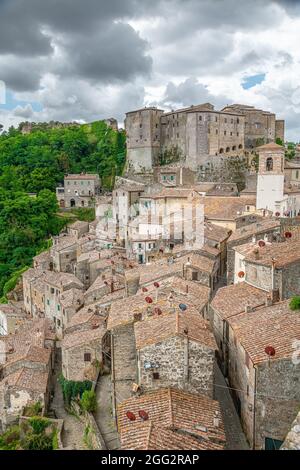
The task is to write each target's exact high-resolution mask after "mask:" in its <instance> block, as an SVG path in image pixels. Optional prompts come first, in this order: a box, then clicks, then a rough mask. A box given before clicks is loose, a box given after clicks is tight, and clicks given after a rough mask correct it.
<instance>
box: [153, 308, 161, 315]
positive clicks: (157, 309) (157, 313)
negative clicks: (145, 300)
mask: <svg viewBox="0 0 300 470" xmlns="http://www.w3.org/2000/svg"><path fill="white" fill-rule="evenodd" d="M153 313H154V314H155V315H161V314H162V311H161V309H160V308H159V307H155V309H154V310H153Z"/></svg>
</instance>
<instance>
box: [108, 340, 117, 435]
mask: <svg viewBox="0 0 300 470" xmlns="http://www.w3.org/2000/svg"><path fill="white" fill-rule="evenodd" d="M110 347H111V375H112V387H113V390H112V392H113V417H114V418H115V421H116V426H117V429H118V420H117V400H116V381H115V363H114V362H115V354H114V335H113V333H111V343H110Z"/></svg>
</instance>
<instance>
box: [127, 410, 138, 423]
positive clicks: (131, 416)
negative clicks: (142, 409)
mask: <svg viewBox="0 0 300 470" xmlns="http://www.w3.org/2000/svg"><path fill="white" fill-rule="evenodd" d="M126 416H127V418H128V419H129V421H135V420H136V417H135V414H134V413H132V412H131V411H127V413H126Z"/></svg>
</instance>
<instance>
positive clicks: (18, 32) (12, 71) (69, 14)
mask: <svg viewBox="0 0 300 470" xmlns="http://www.w3.org/2000/svg"><path fill="white" fill-rule="evenodd" d="M151 3H152V6H155V3H156V2H155V1H154V2H151ZM148 6H149V3H148ZM147 9H148V7H147V8H146V7H145V10H147ZM137 12H140V13H139V14H141V13H142V12H143V8H142V7H141V6H140V5H139V2H137V1H136V0H127V1H121V0H110V1H109V2H108V1H104V0H85V1H79V0H47V1H41V0H26V1H25V0H9V1H7V0H4V1H3V0H2V1H1V2H0V57H1V55H2V57H5V61H6V64H5V67H4V68H2V70H0V75H1V79H3V80H5V81H6V82H7V86H9V87H10V88H12V89H13V90H15V91H19V90H32V89H33V88H36V89H37V88H38V86H39V79H40V71H41V69H42V68H43V59H44V58H47V60H48V63H47V70H45V71H48V72H50V73H56V72H59V74H60V76H61V77H62V78H63V77H64V76H65V75H66V76H68V74H69V73H71V74H73V75H75V76H76V75H77V76H81V77H84V78H86V79H87V80H89V79H91V80H95V79H96V80H99V81H100V82H101V81H107V80H112V81H114V80H117V81H118V80H119V81H123V80H128V79H132V78H134V77H135V76H137V75H140V74H141V75H143V74H148V73H149V72H150V70H151V58H150V57H149V56H148V55H147V48H148V45H147V42H146V41H145V40H143V39H141V38H140V36H139V35H138V33H137V32H136V31H135V30H134V29H133V28H132V27H131V26H129V25H128V24H126V23H122V22H120V21H119V20H122V19H123V18H130V17H133V16H135V14H136V13H137ZM124 21H125V20H124ZM56 45H58V46H59V48H60V54H62V56H63V61H62V60H61V61H60V62H59V59H58V60H56V59H57V57H56V55H55V53H54V49H55V46H56ZM12 56H15V57H17V58H18V66H16V61H14V60H13V59H12ZM26 58H32V59H33V58H35V60H36V62H35V66H34V67H32V68H31V70H30V73H31V74H32V77H29V76H28V71H27V67H26V66H27V64H26V60H25V59H26ZM14 75H18V77H17V78H16V77H14Z"/></svg>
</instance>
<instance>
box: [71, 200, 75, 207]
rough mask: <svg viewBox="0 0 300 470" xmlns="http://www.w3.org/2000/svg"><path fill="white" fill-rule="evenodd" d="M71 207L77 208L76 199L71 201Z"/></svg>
mask: <svg viewBox="0 0 300 470" xmlns="http://www.w3.org/2000/svg"><path fill="white" fill-rule="evenodd" d="M70 205H71V207H75V206H76V202H75V199H71V200H70Z"/></svg>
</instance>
